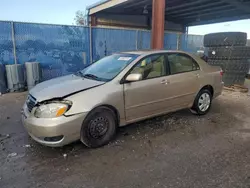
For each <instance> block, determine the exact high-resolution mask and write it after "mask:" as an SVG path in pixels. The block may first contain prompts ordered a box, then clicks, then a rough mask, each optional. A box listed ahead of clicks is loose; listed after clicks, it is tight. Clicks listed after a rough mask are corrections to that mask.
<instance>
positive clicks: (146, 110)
mask: <svg viewBox="0 0 250 188" xmlns="http://www.w3.org/2000/svg"><path fill="white" fill-rule="evenodd" d="M168 70H169V69H168V68H167V67H166V54H154V55H150V56H147V57H145V58H144V59H142V60H140V61H139V62H138V63H137V64H136V65H135V66H134V67H133V68H132V69H131V70H130V71H129V72H128V73H127V75H128V74H132V73H140V74H142V80H140V81H136V82H130V83H125V84H124V100H125V113H126V120H127V122H133V121H136V120H139V119H144V118H146V117H150V116H153V115H155V114H158V113H160V112H162V111H163V110H164V108H166V103H165V101H166V98H167V95H166V78H167V76H168V75H169V72H168Z"/></svg>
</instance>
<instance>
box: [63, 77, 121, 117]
mask: <svg viewBox="0 0 250 188" xmlns="http://www.w3.org/2000/svg"><path fill="white" fill-rule="evenodd" d="M66 100H69V101H72V102H73V105H72V107H71V108H70V110H69V111H68V112H67V113H66V114H65V115H66V116H70V115H74V114H79V113H89V112H90V111H91V110H93V109H94V108H96V107H98V106H102V105H109V106H113V107H114V108H115V109H116V110H117V111H118V113H119V116H120V120H121V121H122V120H123V119H125V115H124V100H123V85H121V84H120V83H118V82H117V83H115V82H108V83H106V84H104V85H101V86H98V87H95V88H92V89H89V90H86V91H82V92H80V93H76V94H74V95H72V96H69V97H67V98H66Z"/></svg>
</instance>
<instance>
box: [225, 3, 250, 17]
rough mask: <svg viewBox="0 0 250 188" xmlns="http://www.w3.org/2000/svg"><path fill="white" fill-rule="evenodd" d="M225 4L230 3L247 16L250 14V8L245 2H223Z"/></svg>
mask: <svg viewBox="0 0 250 188" xmlns="http://www.w3.org/2000/svg"><path fill="white" fill-rule="evenodd" d="M222 1H223V2H225V3H228V4H230V5H233V6H234V7H236V8H237V9H238V10H241V11H243V12H245V13H247V14H250V6H249V4H246V3H244V2H240V1H238V0H222Z"/></svg>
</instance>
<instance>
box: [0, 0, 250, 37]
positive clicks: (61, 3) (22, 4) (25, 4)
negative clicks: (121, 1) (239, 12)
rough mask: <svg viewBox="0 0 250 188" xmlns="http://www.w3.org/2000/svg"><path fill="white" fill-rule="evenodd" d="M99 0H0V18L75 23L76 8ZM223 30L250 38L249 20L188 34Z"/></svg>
mask: <svg viewBox="0 0 250 188" xmlns="http://www.w3.org/2000/svg"><path fill="white" fill-rule="evenodd" d="M98 1H100V0H1V4H0V20H8V21H22V22H36V23H50V24H63V25H72V24H75V21H74V17H75V13H76V11H77V10H82V11H84V10H85V9H86V6H88V5H91V4H94V3H96V2H98ZM223 31H242V32H247V33H248V38H249V39H250V20H241V21H234V22H224V23H218V24H211V25H202V26H195V27H190V28H189V34H196V35H204V34H207V33H214V32H223Z"/></svg>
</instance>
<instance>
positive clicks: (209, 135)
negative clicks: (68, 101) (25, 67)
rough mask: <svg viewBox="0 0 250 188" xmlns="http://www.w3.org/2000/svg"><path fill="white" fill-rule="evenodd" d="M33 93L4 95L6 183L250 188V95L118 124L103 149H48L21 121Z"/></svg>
mask: <svg viewBox="0 0 250 188" xmlns="http://www.w3.org/2000/svg"><path fill="white" fill-rule="evenodd" d="M25 98H26V93H14V94H8V95H4V96H0V187H1V188H6V187H10V188H14V187H17V188H26V187H32V188H34V187H47V188H57V187H60V188H62V187H73V188H78V187H79V188H80V187H81V188H85V187H86V188H92V187H93V188H94V187H95V188H99V187H100V188H106V187H112V188H113V187H114V188H118V187H122V188H132V187H143V188H147V187H159V188H162V187H173V188H179V187H190V188H203V187H216V188H217V187H221V188H222V187H223V188H250V97H249V96H247V94H242V93H234V92H224V93H223V95H222V96H220V97H219V98H218V99H216V100H214V103H213V106H212V108H211V111H210V113H209V114H207V115H206V116H202V117H199V116H195V115H192V114H190V113H189V111H188V110H183V111H179V112H175V113H172V114H169V115H166V116H161V117H158V118H154V119H150V120H146V121H143V122H139V123H136V124H132V125H129V126H127V127H124V128H120V129H119V133H118V136H117V138H116V140H115V141H113V142H112V143H110V144H109V145H107V146H105V147H103V148H99V149H88V148H86V147H84V146H83V145H82V144H81V143H80V142H76V143H73V144H71V145H69V146H66V147H63V148H49V147H44V146H41V145H39V144H37V143H35V142H34V141H32V140H31V139H30V138H29V136H28V135H27V133H26V132H25V130H24V128H23V127H22V125H21V121H20V109H21V106H22V104H23V103H24V101H25Z"/></svg>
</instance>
